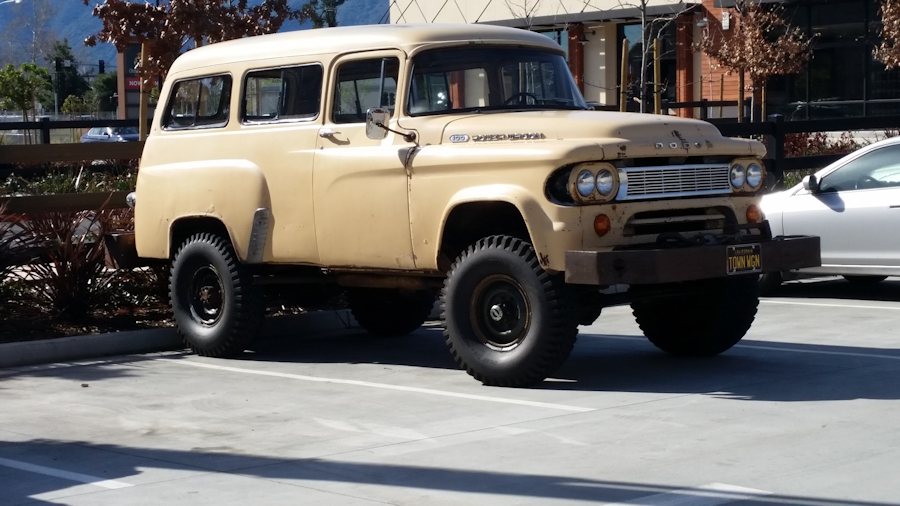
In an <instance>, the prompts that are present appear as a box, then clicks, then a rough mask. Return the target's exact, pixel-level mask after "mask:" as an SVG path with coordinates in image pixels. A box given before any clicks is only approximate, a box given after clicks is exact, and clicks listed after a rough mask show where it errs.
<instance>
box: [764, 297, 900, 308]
mask: <svg viewBox="0 0 900 506" xmlns="http://www.w3.org/2000/svg"><path fill="white" fill-rule="evenodd" d="M759 301H760V302H762V303H765V304H784V305H790V306H814V307H840V308H854V309H878V310H884V309H886V310H888V311H900V306H864V305H859V304H826V303H824V302H797V301H792V300H772V299H759Z"/></svg>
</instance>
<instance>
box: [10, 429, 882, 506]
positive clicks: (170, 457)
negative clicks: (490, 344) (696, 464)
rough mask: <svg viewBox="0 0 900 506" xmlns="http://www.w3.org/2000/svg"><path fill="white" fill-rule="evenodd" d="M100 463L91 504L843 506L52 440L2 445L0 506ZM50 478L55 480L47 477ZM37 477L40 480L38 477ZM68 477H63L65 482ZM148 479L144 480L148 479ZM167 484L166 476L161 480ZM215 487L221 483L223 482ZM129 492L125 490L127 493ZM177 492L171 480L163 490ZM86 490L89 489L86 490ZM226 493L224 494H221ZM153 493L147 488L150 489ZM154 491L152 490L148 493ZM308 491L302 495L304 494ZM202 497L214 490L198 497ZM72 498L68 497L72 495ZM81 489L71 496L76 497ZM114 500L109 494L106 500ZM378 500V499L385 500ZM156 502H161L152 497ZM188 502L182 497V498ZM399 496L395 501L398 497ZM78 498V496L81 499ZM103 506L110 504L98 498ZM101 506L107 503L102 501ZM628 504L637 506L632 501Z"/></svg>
mask: <svg viewBox="0 0 900 506" xmlns="http://www.w3.org/2000/svg"><path fill="white" fill-rule="evenodd" d="M88 462H95V463H101V464H100V467H101V468H102V471H100V472H97V471H95V472H94V475H95V476H97V477H98V478H101V479H103V480H116V483H117V484H118V485H121V486H122V487H123V488H119V489H118V490H105V491H104V490H103V489H100V488H97V489H96V492H94V493H97V494H98V497H97V498H98V499H100V498H101V497H105V496H107V495H111V497H112V498H120V499H121V501H122V503H123V504H125V503H138V502H147V501H150V502H153V499H152V497H148V496H147V495H146V494H145V493H144V492H142V487H145V488H146V487H150V486H152V483H153V482H149V483H148V480H147V479H146V478H145V479H144V480H143V481H142V484H141V485H136V484H135V483H134V482H132V481H131V478H134V477H137V476H138V475H140V474H142V473H143V472H145V470H146V469H168V470H181V471H187V472H194V473H196V472H214V473H217V474H219V475H222V474H224V475H226V476H250V477H257V478H264V479H267V480H277V481H293V480H296V481H297V482H299V483H292V484H293V485H299V486H301V487H302V486H304V485H306V486H308V487H312V488H314V489H317V490H318V491H323V492H326V493H328V492H331V493H333V494H334V495H333V499H336V500H339V498H341V497H343V498H344V499H345V500H346V499H347V498H348V497H350V498H354V497H355V498H358V499H368V500H371V501H373V502H379V501H385V500H386V501H390V500H391V499H396V497H397V492H396V491H387V493H386V492H385V490H384V489H383V487H394V488H396V489H399V490H401V492H399V493H400V494H403V493H404V492H406V491H408V492H407V493H409V494H410V496H411V497H416V495H415V494H416V492H413V490H419V491H422V490H425V491H439V492H441V491H442V492H460V493H480V494H492V495H497V496H501V497H502V496H506V497H513V498H532V499H546V500H581V501H596V502H624V501H634V500H635V499H638V498H645V497H647V496H653V495H658V494H667V493H672V492H675V491H676V490H677V491H678V496H675V497H678V498H679V500H680V502H679V504H681V503H684V504H687V502H684V500H685V499H686V498H689V497H691V496H694V497H695V499H696V500H697V502H707V503H708V502H709V501H710V500H711V499H716V501H715V504H723V503H728V502H732V501H734V502H740V503H742V504H754V505H763V504H770V505H786V504H791V505H819V506H828V505H838V504H847V502H846V501H843V500H830V499H827V498H820V497H816V498H812V497H797V496H780V495H753V494H747V493H741V492H727V491H722V492H711V491H710V490H709V489H701V488H697V489H691V488H677V489H676V488H674V487H670V486H666V485H657V484H647V483H629V482H617V481H605V480H590V479H583V478H575V477H571V476H553V475H538V474H520V473H515V472H496V471H479V470H472V469H449V468H440V467H420V466H409V465H398V464H379V463H368V462H347V461H339V460H336V459H323V458H303V459H285V458H282V457H269V456H261V455H248V454H238V453H228V452H204V451H181V450H167V449H156V448H141V447H130V446H120V445H112V444H93V443H89V442H79V441H56V440H48V439H34V440H30V441H24V442H17V443H10V442H0V476H3V475H4V474H5V475H7V476H11V477H12V478H14V479H12V480H9V483H7V484H6V486H5V487H4V492H3V502H4V504H10V505H16V504H26V503H27V504H58V503H57V502H55V501H57V500H59V499H61V498H63V497H64V496H65V493H64V492H61V493H60V495H61V496H62V497H59V498H57V497H54V499H53V501H52V502H44V501H40V500H38V499H34V496H37V495H39V494H47V493H52V492H56V491H62V490H65V489H67V488H69V487H72V486H73V485H77V484H79V483H78V482H77V481H73V479H78V478H79V477H80V478H81V480H83V481H82V482H84V478H85V477H89V475H85V474H80V475H75V473H87V471H85V470H84V468H85V467H86V466H84V465H83V464H84V463H88ZM66 463H69V464H70V465H73V466H75V465H77V466H78V467H79V468H80V469H63V468H62V467H63V466H64V465H65V464H66ZM22 464H24V466H25V467H28V466H41V467H40V468H38V469H35V468H32V470H30V471H28V470H23V469H22V467H23V466H22ZM48 469H49V470H50V472H52V471H57V473H56V474H55V475H50V474H47V473H48ZM41 471H43V473H42V472H41ZM67 474H68V475H69V476H68V477H67V476H66V475H67ZM151 478H152V476H151ZM169 478H171V475H170V476H169ZM220 483H227V481H226V480H222V481H220ZM333 484H345V485H374V486H378V487H379V488H377V489H367V488H359V489H352V488H351V489H347V488H346V487H345V488H337V487H334V486H333ZM129 485H131V486H129ZM261 485H262V486H265V484H261ZM169 486H173V487H176V488H177V487H178V483H177V480H176V481H174V482H172V483H171V485H167V487H169ZM186 486H187V487H188V488H187V489H185V490H184V493H185V494H187V492H188V491H189V490H193V491H194V493H197V492H200V491H198V490H196V485H193V486H192V485H191V484H190V483H188V484H187V485H186ZM234 487H235V489H234V493H233V495H231V496H229V497H231V498H232V499H233V498H237V497H242V496H243V494H242V493H240V491H239V490H238V487H240V485H238V484H235V485H234ZM92 488H93V487H92ZM227 488H228V487H226V489H227ZM151 490H153V489H151ZM155 490H159V488H156V489H155ZM306 490H309V489H306ZM203 492H204V493H205V494H209V493H211V492H215V491H203ZM75 493H76V492H74V491H73V495H74V494H75ZM84 493H85V492H84V490H83V488H82V489H81V491H80V493H79V494H84ZM303 493H304V489H303V488H298V489H297V496H298V498H299V497H302V494H303ZM112 494H115V495H112ZM165 495H166V496H167V497H168V498H169V499H170V500H171V499H173V498H175V497H177V492H176V491H175V490H172V491H167V492H166V494H165ZM385 495H386V497H383V496H385ZM160 497H162V496H160ZM182 497H184V498H185V500H186V501H190V499H189V498H188V496H182ZM193 497H194V499H195V500H202V498H203V497H204V496H203V495H195V496H193ZM401 497H402V495H401ZM85 498H86V497H84V496H82V500H84V499H85ZM105 498H106V499H109V498H110V497H105ZM107 504H109V502H107ZM636 504H640V502H637V503H636ZM853 504H857V505H860V506H875V505H879V506H880V505H883V504H887V503H875V502H863V501H853Z"/></svg>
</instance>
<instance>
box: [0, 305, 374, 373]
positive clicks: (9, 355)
mask: <svg viewBox="0 0 900 506" xmlns="http://www.w3.org/2000/svg"><path fill="white" fill-rule="evenodd" d="M354 331H359V325H358V324H357V323H356V320H354V319H353V317H352V316H351V315H350V311H347V310H340V311H313V312H310V313H305V314H300V315H296V316H283V317H276V318H268V319H266V321H265V323H264V325H263V334H264V336H265V337H266V338H273V337H274V338H278V337H281V336H284V335H285V334H288V333H298V332H301V333H316V334H323V335H329V334H334V333H344V332H354ZM182 348H184V344H183V343H182V342H181V338H180V337H179V336H178V333H177V332H176V331H175V329H174V328H165V329H148V330H129V331H123V332H112V333H108V334H95V335H87V336H72V337H60V338H57V339H43V340H38V341H23V342H16V343H5V344H0V369H3V368H7V367H18V366H24V365H34V364H47V363H53V362H65V361H69V360H81V359H86V358H98V357H106V356H111V355H130V354H134V353H152V352H156V351H166V350H178V349H182Z"/></svg>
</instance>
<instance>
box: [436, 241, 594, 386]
mask: <svg viewBox="0 0 900 506" xmlns="http://www.w3.org/2000/svg"><path fill="white" fill-rule="evenodd" d="M441 319H442V320H443V323H444V338H445V340H446V343H447V347H448V348H449V349H450V353H451V354H452V355H453V358H454V359H455V360H456V362H457V364H459V366H460V367H462V368H463V369H465V370H466V372H467V373H469V374H470V375H471V376H472V377H474V378H475V379H477V380H479V381H481V382H482V383H484V384H485V385H497V386H510V387H521V386H528V385H533V384H535V383H538V382H540V381H542V380H544V379H545V378H546V377H547V376H549V375H551V374H553V373H554V372H556V370H557V369H559V367H560V366H561V365H562V363H563V362H564V361H565V360H566V358H567V357H568V356H569V353H570V352H571V351H572V346H574V344H575V338H576V336H577V334H578V328H577V321H576V315H575V312H574V309H573V303H572V297H571V295H570V292H569V290H568V287H567V286H566V285H565V283H564V282H563V280H562V277H561V276H560V275H553V274H550V273H547V272H546V271H544V269H543V268H541V266H540V263H539V262H538V259H537V257H536V255H535V252H534V248H532V246H531V245H530V244H528V243H526V242H524V241H522V240H520V239H516V238H513V237H509V236H502V235H498V236H490V237H487V238H484V239H481V240H479V241H478V242H477V243H475V244H474V245H472V246H470V247H469V248H468V249H466V250H465V251H463V252H462V253H461V254H460V255H459V257H458V258H457V259H456V262H454V264H453V266H452V267H451V269H450V272H449V274H448V275H447V279H446V281H445V282H444V288H443V290H442V291H441Z"/></svg>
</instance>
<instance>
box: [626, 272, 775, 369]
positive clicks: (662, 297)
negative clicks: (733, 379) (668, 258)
mask: <svg viewBox="0 0 900 506" xmlns="http://www.w3.org/2000/svg"><path fill="white" fill-rule="evenodd" d="M756 283H757V279H756V276H740V277H731V278H717V279H710V280H702V281H692V282H688V283H676V284H671V285H655V286H636V287H632V290H634V294H633V300H632V303H631V309H632V311H633V313H634V317H635V320H637V323H638V325H639V326H640V327H641V330H643V331H644V335H645V336H647V338H648V339H649V340H650V342H651V343H653V344H654V345H655V346H656V347H657V348H659V349H661V350H663V351H665V352H667V353H670V354H672V355H679V356H700V357H708V356H713V355H718V354H720V353H722V352H724V351H726V350H728V349H730V348H731V347H732V346H734V345H735V344H737V343H738V342H739V341H740V340H741V339H742V338H743V337H744V334H746V333H747V330H749V329H750V325H751V324H752V323H753V319H754V317H755V316H756V309H757V306H758V305H759V296H758V294H757V286H756Z"/></svg>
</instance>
